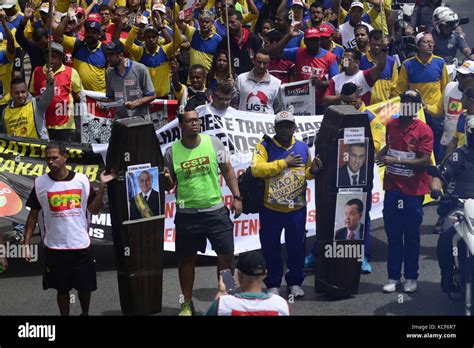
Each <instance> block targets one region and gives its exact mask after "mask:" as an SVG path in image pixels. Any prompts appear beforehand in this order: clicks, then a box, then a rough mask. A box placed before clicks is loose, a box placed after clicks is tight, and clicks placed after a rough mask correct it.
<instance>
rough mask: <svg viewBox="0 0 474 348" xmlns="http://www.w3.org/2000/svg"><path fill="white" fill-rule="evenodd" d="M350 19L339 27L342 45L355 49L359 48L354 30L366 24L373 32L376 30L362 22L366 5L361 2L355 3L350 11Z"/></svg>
mask: <svg viewBox="0 0 474 348" xmlns="http://www.w3.org/2000/svg"><path fill="white" fill-rule="evenodd" d="M349 14H350V19H349V21H347V22H346V23H344V24H342V25H340V26H339V31H340V33H341V41H342V45H343V46H344V47H345V48H354V47H356V46H357V43H356V40H355V34H354V29H355V27H356V26H357V25H359V24H364V25H366V26H367V27H368V28H369V31H372V30H373V29H374V28H373V27H372V26H371V25H370V24H368V23H366V22H363V21H362V15H363V14H364V5H363V4H362V3H361V2H360V1H354V2H353V3H352V4H351V8H350V9H349Z"/></svg>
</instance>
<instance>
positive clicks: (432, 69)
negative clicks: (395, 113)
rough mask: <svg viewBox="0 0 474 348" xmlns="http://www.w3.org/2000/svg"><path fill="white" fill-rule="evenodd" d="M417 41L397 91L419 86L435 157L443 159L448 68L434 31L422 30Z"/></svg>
mask: <svg viewBox="0 0 474 348" xmlns="http://www.w3.org/2000/svg"><path fill="white" fill-rule="evenodd" d="M415 42H416V46H417V48H418V53H417V54H416V56H415V57H413V58H410V59H407V60H405V61H404V62H403V64H402V68H401V69H400V74H399V75H398V83H397V88H396V94H397V95H401V94H402V93H403V92H404V91H406V90H407V89H417V90H418V91H419V92H420V94H421V98H422V100H423V108H424V109H425V115H426V123H427V124H428V125H429V126H430V127H431V130H432V131H433V135H434V146H433V151H434V154H435V159H436V162H437V163H439V162H440V161H441V159H442V158H443V148H442V146H441V137H442V135H443V131H444V129H443V117H444V107H443V95H444V90H445V89H446V85H447V84H448V82H449V77H448V71H447V68H446V63H445V62H444V60H443V58H441V57H438V56H435V55H433V49H434V40H433V36H432V35H431V34H430V33H426V32H425V33H419V34H418V35H417V36H416V38H415Z"/></svg>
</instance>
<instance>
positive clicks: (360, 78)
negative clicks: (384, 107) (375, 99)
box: [323, 43, 388, 106]
mask: <svg viewBox="0 0 474 348" xmlns="http://www.w3.org/2000/svg"><path fill="white" fill-rule="evenodd" d="M381 47H382V48H381V50H380V56H379V60H378V62H377V64H376V65H374V66H373V67H372V68H369V69H366V70H360V60H361V53H360V52H359V51H358V50H357V49H355V48H346V50H345V51H344V54H343V55H342V70H343V71H342V72H341V73H340V74H337V75H336V76H333V78H332V79H331V80H330V81H329V87H328V89H327V90H326V93H325V94H324V98H323V103H324V104H325V105H336V104H340V103H341V101H342V96H341V90H342V86H344V85H345V84H346V83H349V82H352V83H354V84H355V85H356V86H357V87H358V88H359V89H360V93H359V95H360V97H361V99H362V101H363V102H364V104H365V105H367V106H368V105H370V99H371V96H372V86H373V85H374V84H375V82H376V81H377V80H378V79H379V78H380V76H381V74H382V72H383V70H384V69H385V64H386V63H387V52H388V48H387V44H386V43H384V44H382V45H381Z"/></svg>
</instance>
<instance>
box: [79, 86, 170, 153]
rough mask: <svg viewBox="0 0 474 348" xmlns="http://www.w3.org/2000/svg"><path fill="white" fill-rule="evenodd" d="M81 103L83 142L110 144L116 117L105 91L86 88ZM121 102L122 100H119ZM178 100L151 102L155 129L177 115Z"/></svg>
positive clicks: (151, 113) (112, 104)
mask: <svg viewBox="0 0 474 348" xmlns="http://www.w3.org/2000/svg"><path fill="white" fill-rule="evenodd" d="M83 92H84V99H83V102H82V103H81V104H82V105H81V108H80V110H81V142H82V143H84V144H108V142H109V138H110V135H111V132H112V123H113V121H114V118H115V112H114V108H113V106H114V105H115V103H117V102H113V103H107V102H105V101H106V100H107V98H106V97H105V93H101V92H94V91H87V90H84V91H83ZM119 102H120V101H119ZM177 112H178V101H177V100H162V99H155V100H153V101H152V102H151V103H150V116H151V120H152V121H153V126H154V127H155V129H160V128H161V127H163V126H164V125H166V124H167V123H168V122H169V121H171V120H173V119H174V118H175V117H176V114H177Z"/></svg>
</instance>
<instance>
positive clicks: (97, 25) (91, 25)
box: [84, 20, 102, 30]
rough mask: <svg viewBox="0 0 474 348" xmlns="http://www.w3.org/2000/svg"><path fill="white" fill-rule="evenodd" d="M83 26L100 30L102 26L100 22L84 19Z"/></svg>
mask: <svg viewBox="0 0 474 348" xmlns="http://www.w3.org/2000/svg"><path fill="white" fill-rule="evenodd" d="M84 28H86V29H95V30H101V29H102V28H101V27H100V23H99V22H97V21H95V20H93V21H89V20H88V21H86V24H84Z"/></svg>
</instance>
